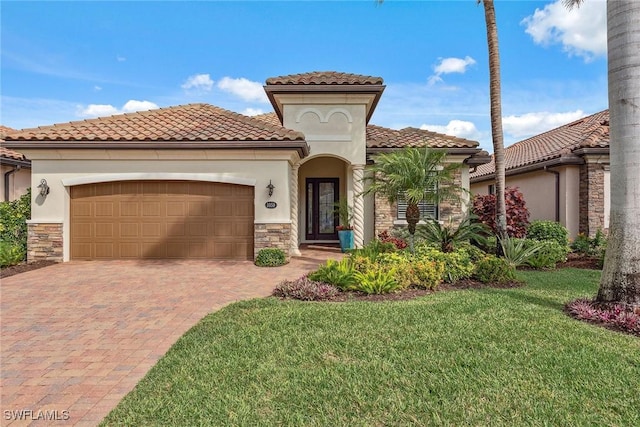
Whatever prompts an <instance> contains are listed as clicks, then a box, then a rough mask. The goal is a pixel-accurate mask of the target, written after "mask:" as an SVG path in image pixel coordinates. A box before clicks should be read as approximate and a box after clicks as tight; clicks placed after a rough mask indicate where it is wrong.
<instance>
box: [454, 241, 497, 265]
mask: <svg viewBox="0 0 640 427" xmlns="http://www.w3.org/2000/svg"><path fill="white" fill-rule="evenodd" d="M494 247H495V243H494ZM458 250H459V251H464V252H466V253H467V255H469V259H470V260H471V262H477V261H479V260H481V259H482V258H484V257H485V256H487V253H486V252H485V251H483V250H482V249H480V248H479V247H477V246H473V245H469V244H466V245H461V246H460V248H459V249H458Z"/></svg>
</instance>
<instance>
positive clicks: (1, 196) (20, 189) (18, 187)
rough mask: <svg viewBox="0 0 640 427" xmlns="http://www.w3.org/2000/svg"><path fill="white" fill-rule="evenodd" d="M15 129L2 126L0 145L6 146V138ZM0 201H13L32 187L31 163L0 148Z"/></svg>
mask: <svg viewBox="0 0 640 427" xmlns="http://www.w3.org/2000/svg"><path fill="white" fill-rule="evenodd" d="M11 132H16V130H15V129H11V128H8V127H6V126H2V125H0V143H2V144H3V145H4V137H5V135H8V134H9V133H11ZM0 174H1V176H2V185H1V186H0V191H2V193H0V201H5V202H8V201H11V200H15V199H17V198H19V197H20V196H22V195H23V194H25V193H26V192H27V189H28V188H29V187H30V186H31V162H30V161H29V160H27V159H26V158H25V157H24V155H22V154H21V153H18V152H15V151H13V150H9V149H8V148H5V147H4V146H0Z"/></svg>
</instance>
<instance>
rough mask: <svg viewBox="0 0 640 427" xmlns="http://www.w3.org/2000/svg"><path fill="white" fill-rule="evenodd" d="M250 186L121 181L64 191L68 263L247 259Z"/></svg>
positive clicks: (250, 242)
mask: <svg viewBox="0 0 640 427" xmlns="http://www.w3.org/2000/svg"><path fill="white" fill-rule="evenodd" d="M253 209H254V208H253V187H243V186H239V185H233V184H223V183H211V182H188V181H154V182H151V181H126V182H116V183H100V184H87V185H81V186H76V187H72V188H71V257H72V258H73V259H96V258H100V259H107V258H218V259H251V258H252V257H253Z"/></svg>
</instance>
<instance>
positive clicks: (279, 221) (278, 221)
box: [253, 218, 291, 225]
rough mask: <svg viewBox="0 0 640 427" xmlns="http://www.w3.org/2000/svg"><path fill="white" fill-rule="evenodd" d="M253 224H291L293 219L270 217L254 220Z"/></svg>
mask: <svg viewBox="0 0 640 427" xmlns="http://www.w3.org/2000/svg"><path fill="white" fill-rule="evenodd" d="M253 224H254V225H255V224H291V220H290V219H289V218H287V219H268V220H254V221H253Z"/></svg>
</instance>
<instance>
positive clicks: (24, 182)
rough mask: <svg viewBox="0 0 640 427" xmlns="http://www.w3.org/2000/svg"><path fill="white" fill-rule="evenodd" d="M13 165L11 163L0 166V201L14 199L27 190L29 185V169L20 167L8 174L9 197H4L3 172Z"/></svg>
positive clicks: (12, 167)
mask: <svg viewBox="0 0 640 427" xmlns="http://www.w3.org/2000/svg"><path fill="white" fill-rule="evenodd" d="M14 169H15V167H14V166H11V165H5V164H2V167H0V174H1V175H0V176H2V185H0V201H5V200H9V201H11V200H16V199H18V198H19V197H20V196H22V195H23V194H25V193H26V192H27V189H28V188H29V187H30V186H31V169H29V168H20V169H18V170H16V171H15V172H14V173H12V174H11V175H9V193H8V194H9V197H8V199H7V198H5V193H4V187H5V182H4V180H5V174H6V173H7V172H9V171H12V170H14Z"/></svg>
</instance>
